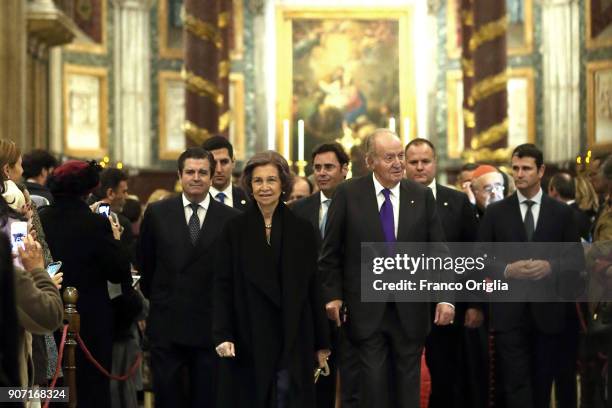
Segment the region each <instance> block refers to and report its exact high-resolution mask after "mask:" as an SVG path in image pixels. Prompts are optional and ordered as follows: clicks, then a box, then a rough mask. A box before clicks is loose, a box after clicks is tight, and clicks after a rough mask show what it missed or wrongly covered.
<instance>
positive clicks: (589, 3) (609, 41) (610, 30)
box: [585, 0, 612, 48]
mask: <svg viewBox="0 0 612 408" xmlns="http://www.w3.org/2000/svg"><path fill="white" fill-rule="evenodd" d="M585 7H586V13H585V15H586V46H587V48H599V47H609V46H612V0H585Z"/></svg>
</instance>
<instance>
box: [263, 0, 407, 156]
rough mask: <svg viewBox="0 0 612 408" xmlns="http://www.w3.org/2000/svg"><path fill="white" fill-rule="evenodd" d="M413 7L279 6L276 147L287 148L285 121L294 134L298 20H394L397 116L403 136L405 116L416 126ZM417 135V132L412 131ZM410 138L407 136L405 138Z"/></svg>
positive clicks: (279, 149) (277, 17) (290, 144)
mask: <svg viewBox="0 0 612 408" xmlns="http://www.w3.org/2000/svg"><path fill="white" fill-rule="evenodd" d="M412 18H413V8H412V7H411V6H403V7H351V8H348V7H292V6H278V7H277V9H276V38H277V50H276V52H277V54H276V60H277V62H276V64H277V66H276V78H277V79H276V89H277V105H276V124H275V125H276V126H275V128H276V147H277V150H278V151H285V146H284V140H283V139H284V138H283V121H284V120H286V119H289V123H290V125H289V127H290V130H289V131H290V134H293V132H294V129H295V127H297V124H296V123H291V121H292V120H291V119H292V106H293V96H294V93H293V72H294V66H293V57H294V55H293V23H294V21H296V20H323V21H325V20H328V21H329V20H339V21H342V22H343V23H346V22H351V21H354V20H356V21H358V22H363V21H368V22H372V21H392V22H397V26H398V36H397V39H398V43H397V47H398V58H399V67H398V72H399V78H398V79H397V84H398V86H397V89H396V90H395V92H396V93H395V94H396V95H397V94H399V98H398V105H399V116H400V118H396V120H397V121H398V124H399V125H400V128H401V129H402V130H401V131H402V136H404V135H403V132H404V129H403V127H402V126H401V124H403V123H404V121H405V120H406V119H408V120H409V121H410V128H411V129H417V128H418V127H417V122H416V85H415V72H414V56H413V49H414V47H413V39H412ZM400 119H401V121H400ZM412 133H413V134H414V132H412ZM406 140H407V139H406ZM292 145H293V142H292V138H291V137H290V139H289V150H288V151H289V152H291V151H292V147H293V146H292Z"/></svg>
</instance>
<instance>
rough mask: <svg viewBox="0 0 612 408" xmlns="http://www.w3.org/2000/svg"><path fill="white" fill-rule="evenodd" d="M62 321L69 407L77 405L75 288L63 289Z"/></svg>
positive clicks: (78, 318) (77, 314) (78, 328)
mask: <svg viewBox="0 0 612 408" xmlns="http://www.w3.org/2000/svg"><path fill="white" fill-rule="evenodd" d="M63 298H64V322H65V323H67V324H68V333H67V335H66V346H65V348H64V361H63V370H64V381H65V386H67V387H68V389H69V394H70V395H69V402H68V407H69V408H76V406H77V387H76V348H77V335H78V334H79V331H80V329H81V317H80V316H79V312H78V311H77V309H76V303H77V300H78V299H79V292H78V291H77V290H76V288H73V287H70V286H69V287H67V288H66V290H64V295H63Z"/></svg>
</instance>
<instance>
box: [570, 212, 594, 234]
mask: <svg viewBox="0 0 612 408" xmlns="http://www.w3.org/2000/svg"><path fill="white" fill-rule="evenodd" d="M570 208H571V209H572V210H573V211H574V221H575V222H576V228H577V229H578V236H579V237H580V238H583V239H584V240H585V241H589V242H590V241H591V238H592V237H591V230H592V227H593V220H594V218H595V214H594V213H593V214H589V212H588V211H584V210H581V209H580V207H578V204H576V203H575V202H573V203H571V204H570Z"/></svg>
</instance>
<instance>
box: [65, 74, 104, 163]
mask: <svg viewBox="0 0 612 408" xmlns="http://www.w3.org/2000/svg"><path fill="white" fill-rule="evenodd" d="M107 133H108V70H107V69H106V68H97V67H89V66H80V65H71V64H65V65H64V72H63V142H64V152H65V153H66V154H67V155H68V156H75V157H86V158H96V157H102V156H105V155H107V154H108V134H107Z"/></svg>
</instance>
